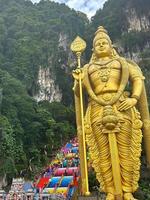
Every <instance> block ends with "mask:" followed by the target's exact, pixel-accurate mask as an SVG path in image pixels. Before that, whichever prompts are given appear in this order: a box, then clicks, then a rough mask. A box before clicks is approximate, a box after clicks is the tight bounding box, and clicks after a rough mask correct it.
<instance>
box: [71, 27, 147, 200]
mask: <svg viewBox="0 0 150 200" xmlns="http://www.w3.org/2000/svg"><path fill="white" fill-rule="evenodd" d="M82 42H83V41H81V43H80V38H77V41H76V43H75V42H74V43H73V44H72V46H71V49H72V50H73V51H75V52H76V53H77V57H78V65H79V66H78V68H77V69H76V70H73V77H74V79H75V82H74V88H73V90H74V94H75V107H76V121H77V132H78V138H79V153H80V159H81V178H82V193H83V194H84V195H89V191H88V177H87V163H86V147H85V142H86V143H87V145H88V147H89V153H90V155H91V159H92V165H93V168H94V170H95V172H96V177H97V179H98V181H99V182H100V187H101V190H102V191H104V192H105V193H106V194H107V196H106V200H115V199H118V200H119V199H120V200H121V199H122V200H135V198H134V197H133V194H132V193H134V192H135V191H136V190H137V188H138V180H139V177H140V174H139V170H140V155H141V141H142V131H141V128H142V126H143V134H144V137H145V148H146V154H147V162H148V166H150V151H149V149H148V146H149V144H150V134H149V130H150V129H149V128H150V122H149V111H148V106H147V99H146V93H145V87H144V76H143V75H142V72H141V70H140V68H139V67H138V65H137V64H135V63H134V62H132V61H130V60H127V59H125V58H123V57H121V56H119V55H118V53H117V52H116V51H115V49H114V48H113V45H112V42H111V40H110V37H109V36H108V34H107V31H106V30H105V29H104V28H103V27H102V26H100V27H99V28H98V30H97V31H96V33H95V37H94V40H93V53H92V56H91V59H90V62H89V63H88V64H86V65H85V66H84V67H83V68H80V56H81V52H82V51H83V50H84V49H85V47H86V46H85V45H82ZM126 88H130V92H128V91H127V89H126ZM82 89H83V90H84V92H86V93H87V94H88V103H87V105H86V112H85V113H84V109H83V100H82ZM136 107H138V108H139V111H140V112H138V110H137V108H136Z"/></svg>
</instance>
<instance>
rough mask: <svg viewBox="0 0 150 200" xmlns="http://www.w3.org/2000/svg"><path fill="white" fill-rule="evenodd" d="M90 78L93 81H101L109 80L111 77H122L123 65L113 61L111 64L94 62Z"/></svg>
mask: <svg viewBox="0 0 150 200" xmlns="http://www.w3.org/2000/svg"><path fill="white" fill-rule="evenodd" d="M88 73H89V76H90V79H91V81H92V82H95V81H97V80H99V81H100V82H107V81H108V80H109V79H110V77H114V76H115V77H116V78H117V77H118V78H120V74H121V66H120V63H118V62H112V63H109V64H103V65H100V64H97V63H94V64H92V65H91V66H90V67H89V70H88Z"/></svg>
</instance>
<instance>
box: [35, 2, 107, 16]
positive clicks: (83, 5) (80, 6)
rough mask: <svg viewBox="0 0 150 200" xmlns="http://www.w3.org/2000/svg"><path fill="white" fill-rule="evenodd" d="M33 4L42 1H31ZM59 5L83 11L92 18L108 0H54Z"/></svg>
mask: <svg viewBox="0 0 150 200" xmlns="http://www.w3.org/2000/svg"><path fill="white" fill-rule="evenodd" d="M31 1H32V2H33V3H38V2H39V1H40V0H31ZM53 1H55V2H59V3H65V4H66V5H68V6H69V7H70V8H74V9H75V10H79V11H82V12H84V13H86V14H87V16H88V17H89V18H90V17H92V16H93V15H94V14H95V12H96V10H98V9H99V8H102V6H103V4H104V2H105V1H106V0H53Z"/></svg>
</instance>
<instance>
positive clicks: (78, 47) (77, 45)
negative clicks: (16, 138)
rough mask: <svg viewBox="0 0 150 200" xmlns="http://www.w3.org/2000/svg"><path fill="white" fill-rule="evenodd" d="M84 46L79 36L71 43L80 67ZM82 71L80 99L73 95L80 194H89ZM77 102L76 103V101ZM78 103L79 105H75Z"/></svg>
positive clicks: (84, 43)
mask: <svg viewBox="0 0 150 200" xmlns="http://www.w3.org/2000/svg"><path fill="white" fill-rule="evenodd" d="M85 48H86V42H85V41H84V40H83V39H81V38H80V37H79V36H77V37H76V38H75V40H74V41H73V42H72V43H71V50H72V51H73V52H74V53H75V54H76V56H77V62H78V66H77V68H78V69H80V68H81V53H82V52H83V51H84V50H85ZM82 75H83V74H82V73H79V94H80V99H78V98H77V97H76V95H75V107H76V121H77V130H78V139H79V156H80V169H81V182H82V194H83V195H86V196H88V195H90V192H89V183H88V170H87V158H86V143H85V129H84V109H83V92H82ZM77 102H78V103H77ZM78 104H80V107H78V106H77V105H78Z"/></svg>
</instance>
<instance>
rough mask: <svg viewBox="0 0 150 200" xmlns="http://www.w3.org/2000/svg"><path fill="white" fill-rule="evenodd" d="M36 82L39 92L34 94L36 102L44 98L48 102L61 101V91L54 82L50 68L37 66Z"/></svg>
mask: <svg viewBox="0 0 150 200" xmlns="http://www.w3.org/2000/svg"><path fill="white" fill-rule="evenodd" d="M37 84H38V89H39V92H38V94H37V95H35V96H34V98H35V99H36V100H37V102H39V101H44V100H47V101H49V102H53V101H56V102H60V101H61V99H62V93H61V91H60V89H59V86H58V85H57V84H55V81H54V77H52V73H51V70H50V68H42V67H40V68H39V73H38V80H37Z"/></svg>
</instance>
